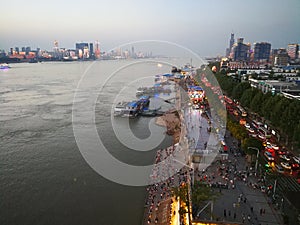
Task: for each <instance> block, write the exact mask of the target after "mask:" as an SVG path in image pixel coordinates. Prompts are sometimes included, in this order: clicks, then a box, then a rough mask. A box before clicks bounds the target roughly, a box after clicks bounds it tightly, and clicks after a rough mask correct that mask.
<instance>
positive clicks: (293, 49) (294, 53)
mask: <svg viewBox="0 0 300 225" xmlns="http://www.w3.org/2000/svg"><path fill="white" fill-rule="evenodd" d="M298 52H299V45H298V44H288V47H287V53H288V55H289V57H290V59H291V60H294V59H298V57H299V55H298Z"/></svg>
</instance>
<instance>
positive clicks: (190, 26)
mask: <svg viewBox="0 0 300 225" xmlns="http://www.w3.org/2000/svg"><path fill="white" fill-rule="evenodd" d="M299 12H300V0H251V1H245V0H244V1H242V0H209V1H207V0H172V1H171V0H151V1H144V0H128V1H124V0H109V1H103V0H85V1H79V0H73V1H62V0H52V1H40V0H39V1H38V0H27V1H24V0H10V1H5V3H2V6H1V14H0V24H1V35H0V49H4V50H6V51H7V50H8V49H9V48H10V47H17V46H18V47H23V46H31V47H32V48H33V49H36V48H37V47H40V48H41V49H47V50H52V47H53V42H54V40H58V42H59V47H66V48H74V46H75V42H79V41H86V42H94V41H95V40H99V42H100V46H101V49H102V50H103V51H107V50H110V49H111V48H114V47H116V46H118V45H121V44H124V43H127V42H134V41H140V40H163V41H170V42H175V43H177V44H180V45H183V46H185V47H187V48H189V49H191V50H193V51H195V52H196V53H198V54H199V55H200V56H215V55H217V54H222V55H223V54H224V53H225V48H226V47H227V46H228V43H229V38H230V33H231V32H234V33H235V37H236V38H237V37H244V40H245V42H250V43H254V42H260V41H267V42H270V43H271V44H272V48H279V47H284V48H285V47H286V46H287V44H289V43H300V29H299V22H300V13H299Z"/></svg>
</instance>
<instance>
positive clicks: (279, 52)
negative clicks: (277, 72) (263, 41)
mask: <svg viewBox="0 0 300 225" xmlns="http://www.w3.org/2000/svg"><path fill="white" fill-rule="evenodd" d="M272 58H273V65H274V66H286V65H288V62H289V55H288V53H287V51H286V49H285V48H280V49H273V50H272Z"/></svg>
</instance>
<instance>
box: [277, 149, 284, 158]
mask: <svg viewBox="0 0 300 225" xmlns="http://www.w3.org/2000/svg"><path fill="white" fill-rule="evenodd" d="M276 153H277V155H279V157H280V155H286V154H287V152H286V151H284V150H278V151H276Z"/></svg>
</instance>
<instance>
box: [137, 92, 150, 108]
mask: <svg viewBox="0 0 300 225" xmlns="http://www.w3.org/2000/svg"><path fill="white" fill-rule="evenodd" d="M139 101H140V102H141V103H142V104H143V109H144V108H146V107H148V106H149V104H150V96H148V95H143V96H141V97H140V98H139Z"/></svg>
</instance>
